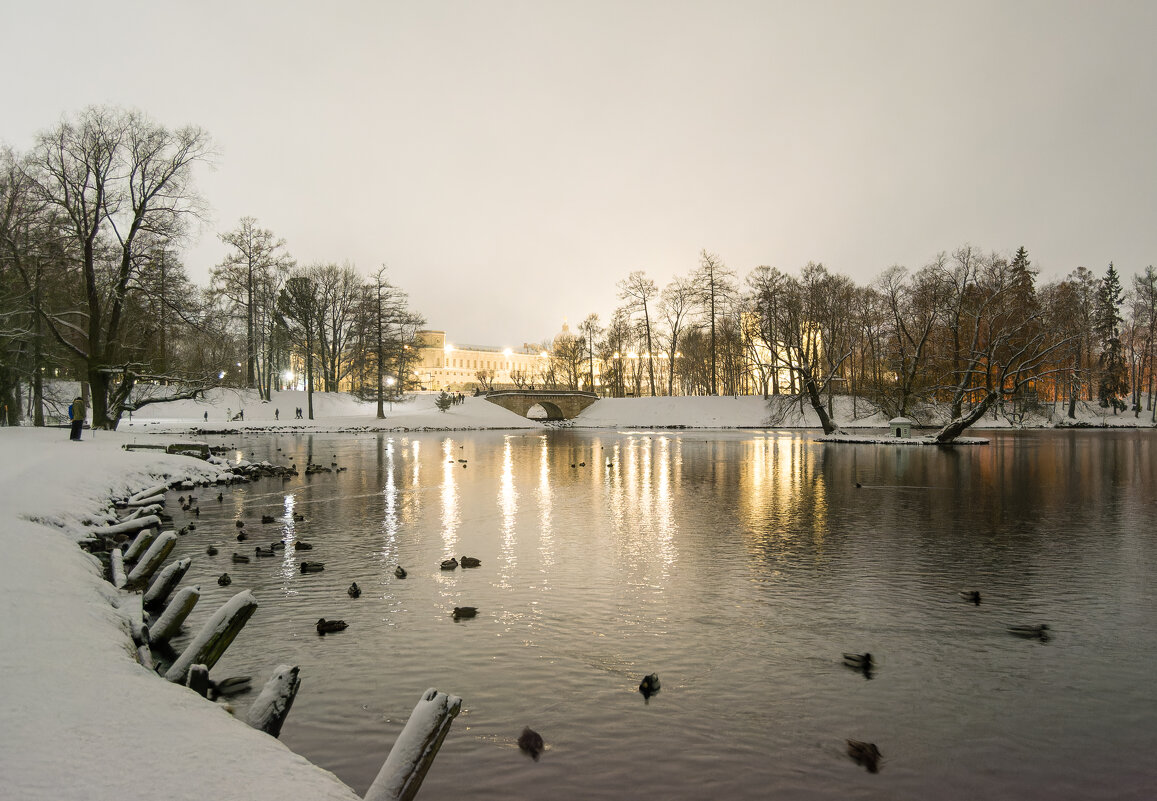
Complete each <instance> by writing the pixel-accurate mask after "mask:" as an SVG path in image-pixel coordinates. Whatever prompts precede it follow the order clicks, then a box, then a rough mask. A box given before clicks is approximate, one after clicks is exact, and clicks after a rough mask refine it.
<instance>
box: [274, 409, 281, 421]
mask: <svg viewBox="0 0 1157 801" xmlns="http://www.w3.org/2000/svg"><path fill="white" fill-rule="evenodd" d="M273 419H274V420H280V419H281V410H280V409H274V410H273Z"/></svg>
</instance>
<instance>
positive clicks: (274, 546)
mask: <svg viewBox="0 0 1157 801" xmlns="http://www.w3.org/2000/svg"><path fill="white" fill-rule="evenodd" d="M269 550H271V551H284V550H285V543H284V542H271V543H269Z"/></svg>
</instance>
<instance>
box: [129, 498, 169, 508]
mask: <svg viewBox="0 0 1157 801" xmlns="http://www.w3.org/2000/svg"><path fill="white" fill-rule="evenodd" d="M164 505H165V496H164V495H148V496H146V497H144V498H141V499H140V500H139V501H126V502H125V504H124V506H125V507H126V508H128V509H131V508H133V507H134V506H164Z"/></svg>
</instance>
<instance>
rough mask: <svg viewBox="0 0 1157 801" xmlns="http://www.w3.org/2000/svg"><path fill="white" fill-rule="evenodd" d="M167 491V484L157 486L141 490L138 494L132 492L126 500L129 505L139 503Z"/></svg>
mask: <svg viewBox="0 0 1157 801" xmlns="http://www.w3.org/2000/svg"><path fill="white" fill-rule="evenodd" d="M168 491H169V485H168V484H157V485H156V486H152V487H149V488H148V489H143V490H141V491H140V492H134V493H133V494H132V495H130V496H129V499H128V500H129V503H134V502H136V501H140V500H141V499H143V498H151V497H152V496H154V495H164V494H165V493H166V492H168Z"/></svg>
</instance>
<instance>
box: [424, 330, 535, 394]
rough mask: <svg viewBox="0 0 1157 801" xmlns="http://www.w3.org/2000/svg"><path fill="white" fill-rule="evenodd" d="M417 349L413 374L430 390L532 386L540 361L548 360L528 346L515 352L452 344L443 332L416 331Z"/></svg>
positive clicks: (514, 350)
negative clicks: (484, 386) (485, 386)
mask: <svg viewBox="0 0 1157 801" xmlns="http://www.w3.org/2000/svg"><path fill="white" fill-rule="evenodd" d="M417 347H418V360H417V363H416V364H414V367H413V370H414V374H415V375H417V377H418V380H419V382H421V385H422V387H423V389H433V390H436V389H445V390H466V389H474V388H475V387H479V386H483V385H489V386H492V387H495V388H502V387H514V386H517V385H519V384H523V385H529V384H534V383H536V382H538V381H540V380H541V379H540V378H539V376H540V375H541V373H542V366H543V362H544V361H545V360H546V359H548V358H549V354H548V353H546V352H545V351H543V350H541V349H540V348H536V347H533V346H531V345H527V344H523V346H522V347H521V348H518V349H515V348H499V347H492V346H488V345H459V344H453V343H451V342H450V341H448V340H447V339H446V332H445V331H432V330H426V331H419V332H418V333H417ZM480 373H481V376H480Z"/></svg>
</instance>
